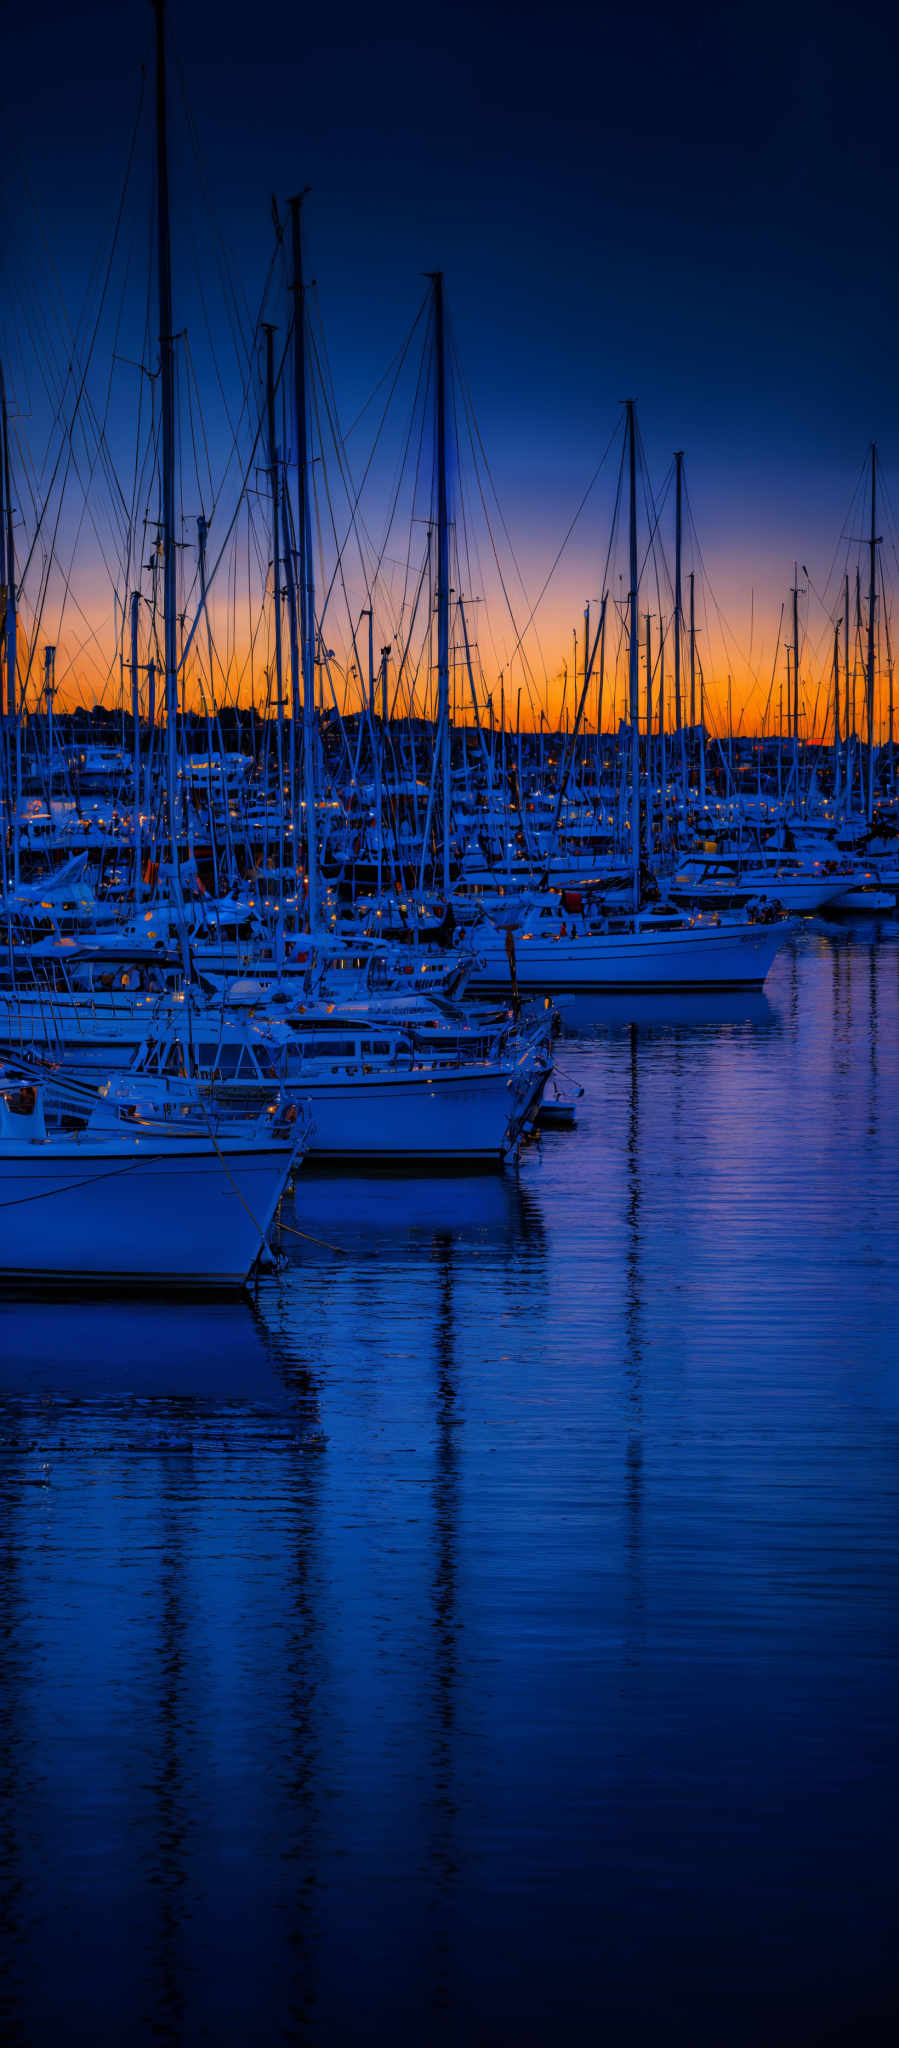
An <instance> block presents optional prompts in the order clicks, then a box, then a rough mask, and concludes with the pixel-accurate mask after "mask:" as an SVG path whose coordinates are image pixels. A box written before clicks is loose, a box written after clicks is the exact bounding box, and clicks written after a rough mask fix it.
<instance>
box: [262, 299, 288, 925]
mask: <svg viewBox="0 0 899 2048" xmlns="http://www.w3.org/2000/svg"><path fill="white" fill-rule="evenodd" d="M263 333H264V335H265V417H266V432H267V438H268V465H269V477H270V482H271V493H272V604H273V606H274V614H275V708H276V712H277V721H276V726H275V732H276V758H277V764H278V868H279V878H278V900H279V903H280V905H281V908H282V912H283V906H284V648H283V640H282V632H281V478H280V471H279V466H278V444H277V439H276V435H275V330H274V328H273V327H272V326H270V325H269V324H266V325H265V326H264V327H263ZM294 860H296V848H294Z"/></svg>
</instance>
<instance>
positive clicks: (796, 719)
mask: <svg viewBox="0 0 899 2048" xmlns="http://www.w3.org/2000/svg"><path fill="white" fill-rule="evenodd" d="M793 760H794V761H795V762H796V763H797V764H798V761H799V565H798V563H797V562H794V563H793ZM796 780H797V785H798V780H799V769H798V765H797V769H796ZM796 793H797V796H798V794H799V791H798V786H797V792H796Z"/></svg>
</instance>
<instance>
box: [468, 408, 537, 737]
mask: <svg viewBox="0 0 899 2048" xmlns="http://www.w3.org/2000/svg"><path fill="white" fill-rule="evenodd" d="M453 382H454V385H455V382H456V379H455V378H454V380H453ZM471 427H472V417H471V414H470V412H469V441H470V445H471V449H472V457H473V463H474V471H475V479H476V482H477V486H478V493H479V496H480V500H481V508H482V510H483V514H484V520H485V523H486V526H487V534H488V537H489V540H490V546H491V549H492V552H493V559H494V562H495V564H496V571H497V575H498V577H499V582H500V589H501V590H502V593H503V597H504V599H505V603H506V609H507V611H508V614H509V618H510V621H511V625H512V631H513V633H516V634H518V639H517V641H516V646H515V649H514V651H513V653H512V655H511V657H510V662H509V666H510V668H511V665H512V662H513V661H514V659H515V655H516V654H517V653H518V652H519V651H520V650H521V651H522V666H523V669H524V674H525V682H526V685H527V690H528V701H529V703H530V705H531V708H532V709H533V697H532V696H531V676H530V675H529V673H528V671H529V666H530V664H529V661H528V657H527V654H526V652H524V651H523V640H524V634H523V633H522V634H519V633H518V621H517V619H516V616H515V611H514V607H513V604H512V599H511V595H510V593H509V589H508V586H507V583H506V579H505V576H504V574H503V567H502V562H501V560H500V554H499V549H498V547H497V544H496V537H495V535H494V532H493V525H492V522H491V518H490V513H489V511H488V508H487V499H486V494H485V492H484V487H483V483H482V481H481V475H480V469H479V466H478V459H477V449H476V447H475V443H474V439H473V437H472V432H471ZM475 427H476V423H475ZM479 438H480V437H479ZM481 448H482V453H483V444H481ZM484 463H485V468H487V474H488V477H489V474H490V472H489V466H488V465H487V463H486V457H484ZM495 495H496V494H495V492H494V497H495ZM496 502H497V506H498V509H499V513H500V520H501V522H502V525H503V530H504V532H505V533H506V539H507V542H508V545H509V551H510V553H511V555H512V560H513V563H515V568H516V570H517V569H518V564H517V562H515V554H514V550H513V549H512V545H511V541H510V540H509V535H508V529H507V528H506V526H505V521H504V520H503V518H502V508H501V507H500V506H499V501H498V499H497V500H496ZM521 580H522V579H521V575H520V572H519V581H521ZM524 598H525V603H527V591H525V592H524ZM532 617H533V614H532ZM526 631H527V628H525V632H526ZM538 644H539V642H538ZM541 658H542V650H541ZM545 668H546V663H545V661H544V671H545ZM544 680H545V681H546V682H548V679H547V678H546V677H544Z"/></svg>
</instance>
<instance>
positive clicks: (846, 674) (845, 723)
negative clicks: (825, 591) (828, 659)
mask: <svg viewBox="0 0 899 2048" xmlns="http://www.w3.org/2000/svg"><path fill="white" fill-rule="evenodd" d="M843 600H844V601H843V683H844V687H845V697H844V700H843V701H844V705H845V717H844V719H843V734H844V738H845V749H844V756H843V759H844V763H845V777H844V779H845V783H846V801H847V804H849V805H851V803H852V787H851V778H850V767H849V758H850V757H849V730H850V725H851V720H852V712H851V709H850V705H849V571H848V569H847V571H846V587H845V591H844V594H843Z"/></svg>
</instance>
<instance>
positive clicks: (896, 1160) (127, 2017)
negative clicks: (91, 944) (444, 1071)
mask: <svg viewBox="0 0 899 2048" xmlns="http://www.w3.org/2000/svg"><path fill="white" fill-rule="evenodd" d="M634 1010H635V1005H634V1004H628V1003H627V1002H624V1001H622V1002H621V1003H620V1004H618V1005H616V1006H615V1007H614V1009H610V1007H609V1006H606V1007H605V1008H603V1006H601V1005H600V1004H598V1003H597V1004H595V1005H594V1006H593V1007H592V1009H591V1008H588V1007H587V1006H586V1005H583V1004H582V1005H580V1006H571V1007H570V1008H569V1009H568V1011H567V1013H566V1015H567V1031H568V1034H569V1035H568V1037H567V1038H566V1042H565V1043H564V1045H563V1046H562V1047H561V1049H560V1054H561V1064H562V1066H563V1067H564V1068H565V1069H566V1070H567V1071H568V1072H570V1073H571V1074H573V1075H575V1076H577V1077H578V1078H579V1079H580V1080H581V1081H582V1082H583V1083H584V1086H585V1088H586V1091H587V1092H586V1096H585V1099H584V1104H583V1108H582V1116H581V1124H580V1128H579V1130H578V1131H577V1132H576V1133H558V1134H553V1135H547V1136H546V1137H545V1138H544V1140H543V1142H542V1145H541V1146H540V1148H539V1149H537V1150H535V1151H533V1152H531V1153H530V1154H529V1155H528V1156H527V1157H526V1159H525V1160H524V1161H523V1163H522V1166H521V1170H520V1173H519V1175H518V1176H517V1177H515V1176H512V1175H510V1176H509V1177H502V1178H496V1179H493V1178H490V1177H487V1178H483V1177H482V1178H478V1179H476V1180H467V1179H466V1180H462V1179H450V1180H443V1181H438V1180H429V1181H421V1182H415V1183H412V1182H409V1181H403V1180H400V1179H392V1180H391V1179H381V1180H378V1181H367V1182H358V1181H353V1180H349V1179H342V1180H326V1179H319V1180H312V1179H309V1180H308V1181H307V1182H306V1183H305V1184H303V1185H302V1187H301V1191H300V1192H298V1196H297V1202H296V1217H295V1222H296V1225H297V1227H298V1228H299V1229H301V1230H303V1231H304V1232H306V1233H307V1239H306V1240H293V1241H292V1242H293V1251H292V1253H291V1258H292V1261H293V1263H292V1264H291V1267H290V1270H289V1271H288V1272H286V1273H283V1274H281V1275H278V1276H273V1277H271V1278H270V1279H268V1280H266V1281H265V1283H264V1284H263V1285H262V1286H261V1288H260V1291H259V1296H258V1300H257V1302H256V1303H255V1304H250V1303H247V1305H245V1306H244V1305H237V1306H232V1307H227V1306H225V1307H219V1306H216V1307H214V1308H209V1307H201V1306H187V1307H185V1306H166V1305H164V1304H159V1305H150V1306H144V1307H141V1306H138V1307H135V1306H134V1305H131V1306H121V1305H108V1306H107V1305H96V1304H94V1305H78V1304H74V1303H59V1302H57V1303H53V1304H47V1305H38V1304H35V1305H27V1304H21V1303H17V1304H15V1305H12V1306H6V1307H5V1308H4V1309H3V1311H2V1314H3V1336H4V1341H3V1346H2V1365H0V1439H2V1441H0V1495H2V1520H0V1658H2V1670H0V1680H2V1685H0V1892H2V1908H3V1920H4V1923H5V1927H6V1934H7V1969H6V1973H5V1975H4V1977H3V1979H2V1988H0V2031H2V2034H3V2038H4V2040H9V2041H13V2042H16V2041H22V2042H43V2041H62V2040H72V2039H77V2040H81V2039H84V2040H86V2041H90V2042H92V2043H106V2042H112V2041H115V2042H119V2041H121V2042H125V2041H128V2042H143V2041H148V2042H149V2041H150V2040H155V2041H163V2042H167V2041H180V2040H184V2041H189V2042H193V2041H201V2040H206V2041H210V2042H235V2043H237V2042H240V2043H242V2042H250V2041H253V2042H255V2041H259V2042H277V2041H282V2040H295V2039H296V2040H307V2041H309V2042H330V2041H351V2040H352V2041H359V2040H362V2041H365V2040H372V2041H374V2040H389V2039H395V2038H402V2039H408V2040H414V2041H416V2042H425V2043H427V2042H437V2043H444V2042H452V2043H457V2042H458V2043H468V2042H485V2043H503V2044H504V2043H507V2042H508V2043H516V2044H518V2043H537V2042H541V2043H542V2042H550V2041H566V2042H567V2041H570V2042H578V2043H579V2042H588V2041H591V2042H592V2041H599V2040H604V2041H607V2042H612V2043H614V2042H618V2041H621V2042H628V2041H636V2040H644V2039H645V2040H653V2041H656V2040H658V2041H668V2040H672V2039H673V2040H677V2041H678V2042H680V2041H683V2042H709V2043H711V2042H715V2043H725V2042H726V2043H730V2042H737V2043H744V2042H745V2043H758V2044H762V2043H766V2044H767V2043H769V2042H783V2043H794V2042H813V2041H819V2040H825V2039H828V2038H832V2039H834V2040H841V2041H845V2040H851V2041H858V2042H862V2041H864V2042H868V2041H871V2042H874V2041H880V2040H881V2039H883V2040H884V2041H885V2040H886V2039H888V2038H890V2039H892V2038H893V2026H892V2022H895V2020H896V2017H897V2013H899V1997H897V1984H899V1972H897V1963H896V1946H895V1936H896V1903H897V1884H896V1871H897V1850H896V1841H897V1835H899V1796H897V1790H899V1771H897V1760H899V1759H897V1749H899V1738H897V1705H899V1684H897V1680H899V1543H897V1498H899V1277H897V1262H896V1253H897V1221H899V934H897V933H896V932H895V930H893V931H892V932H889V931H887V932H886V933H884V934H883V935H882V936H881V937H880V939H879V942H878V943H877V944H876V945H874V944H871V943H870V942H869V940H867V939H866V938H865V937H864V936H863V935H861V934H856V935H848V936H846V935H843V936H842V937H840V938H832V937H831V938H829V937H827V936H826V935H825V934H823V933H817V934H816V933H815V932H814V931H812V930H806V931H805V932H803V934H802V937H801V939H800V940H799V941H798V942H797V945H796V947H795V950H793V951H792V952H788V953H786V954H784V955H783V956H782V957H781V959H780V961H779V963H778V964H777V966H776V968H775V971H774V973H773V974H772V976H771V978H770V980H769V984H768V988H767V991H766V995H765V996H764V997H760V998H755V999H748V998H746V997H732V998H726V999H723V1000H722V999H719V1000H718V1001H717V1002H713V1003H711V1004H709V1003H703V1002H701V1001H700V1000H699V999H695V1000H690V999H684V1000H682V1001H680V1002H676V1001H674V1000H672V1001H669V1002H668V1003H667V1004H666V1005H665V1006H663V1007H662V1008H660V1009H659V1011H658V1012H657V1013H656V1014H655V1015H650V1014H649V1012H648V1010H647V1009H646V1008H645V1007H644V1009H643V1010H642V1011H641V1014H640V1015H639V1016H637V1017H635V1015H634ZM309 1235H311V1236H313V1237H315V1238H318V1239H320V1240H324V1241H325V1242H324V1243H322V1244H313V1243H311V1242H309V1241H308V1236H309ZM329 1246H337V1247H339V1250H334V1249H329V1248H328V1247H329ZM314 1429H321V1430H323V1431H324V1432H325V1433H326V1436H327V1443H326V1444H325V1445H324V1447H323V1448H320V1449H310V1448H307V1447H306V1446H305V1443H304V1432H306V1431H308V1430H314ZM847 2027H849V2029H850V2030H849V2031H848V2032H845V2031H844V2029H846V2028H847Z"/></svg>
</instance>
